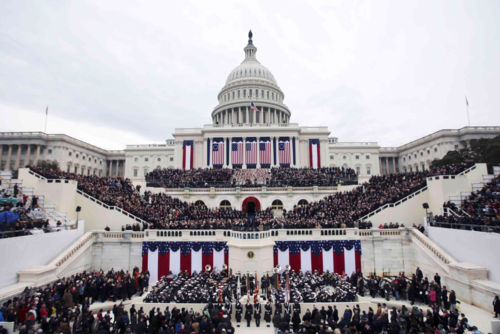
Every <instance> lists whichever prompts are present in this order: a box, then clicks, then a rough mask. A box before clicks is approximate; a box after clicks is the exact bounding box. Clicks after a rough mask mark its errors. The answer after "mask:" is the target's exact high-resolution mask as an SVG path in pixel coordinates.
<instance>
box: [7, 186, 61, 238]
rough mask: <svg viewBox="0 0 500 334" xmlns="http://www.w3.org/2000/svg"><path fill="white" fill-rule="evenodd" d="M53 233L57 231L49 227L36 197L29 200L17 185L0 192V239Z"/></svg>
mask: <svg viewBox="0 0 500 334" xmlns="http://www.w3.org/2000/svg"><path fill="white" fill-rule="evenodd" d="M0 186H1V183H0ZM53 231H57V229H54V228H52V227H51V226H50V223H49V220H48V219H47V215H46V214H45V212H44V211H43V210H42V209H41V208H39V207H38V197H37V196H33V197H32V198H31V199H30V198H29V197H28V196H27V195H26V194H23V193H22V192H20V191H19V186H18V185H17V184H14V186H12V187H10V186H9V187H4V188H2V189H1V190H0V238H11V237H19V236H24V235H32V234H36V233H38V232H40V233H49V232H53Z"/></svg>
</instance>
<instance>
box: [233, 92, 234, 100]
mask: <svg viewBox="0 0 500 334" xmlns="http://www.w3.org/2000/svg"><path fill="white" fill-rule="evenodd" d="M233 100H234V92H233Z"/></svg>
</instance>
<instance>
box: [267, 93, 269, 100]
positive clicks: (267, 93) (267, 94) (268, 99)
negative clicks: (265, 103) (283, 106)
mask: <svg viewBox="0 0 500 334" xmlns="http://www.w3.org/2000/svg"><path fill="white" fill-rule="evenodd" d="M267 99H268V100H269V91H267Z"/></svg>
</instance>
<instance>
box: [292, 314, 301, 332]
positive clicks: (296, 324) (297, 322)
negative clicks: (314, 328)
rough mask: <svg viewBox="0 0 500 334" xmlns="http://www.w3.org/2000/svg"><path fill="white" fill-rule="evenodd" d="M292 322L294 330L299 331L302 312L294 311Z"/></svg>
mask: <svg viewBox="0 0 500 334" xmlns="http://www.w3.org/2000/svg"><path fill="white" fill-rule="evenodd" d="M292 324H293V332H294V333H298V331H299V326H300V314H299V311H298V310H295V311H293V316H292Z"/></svg>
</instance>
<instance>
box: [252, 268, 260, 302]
mask: <svg viewBox="0 0 500 334" xmlns="http://www.w3.org/2000/svg"><path fill="white" fill-rule="evenodd" d="M258 299H259V279H258V276H257V272H256V273H255V291H254V293H253V303H254V305H255V304H257V301H258Z"/></svg>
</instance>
